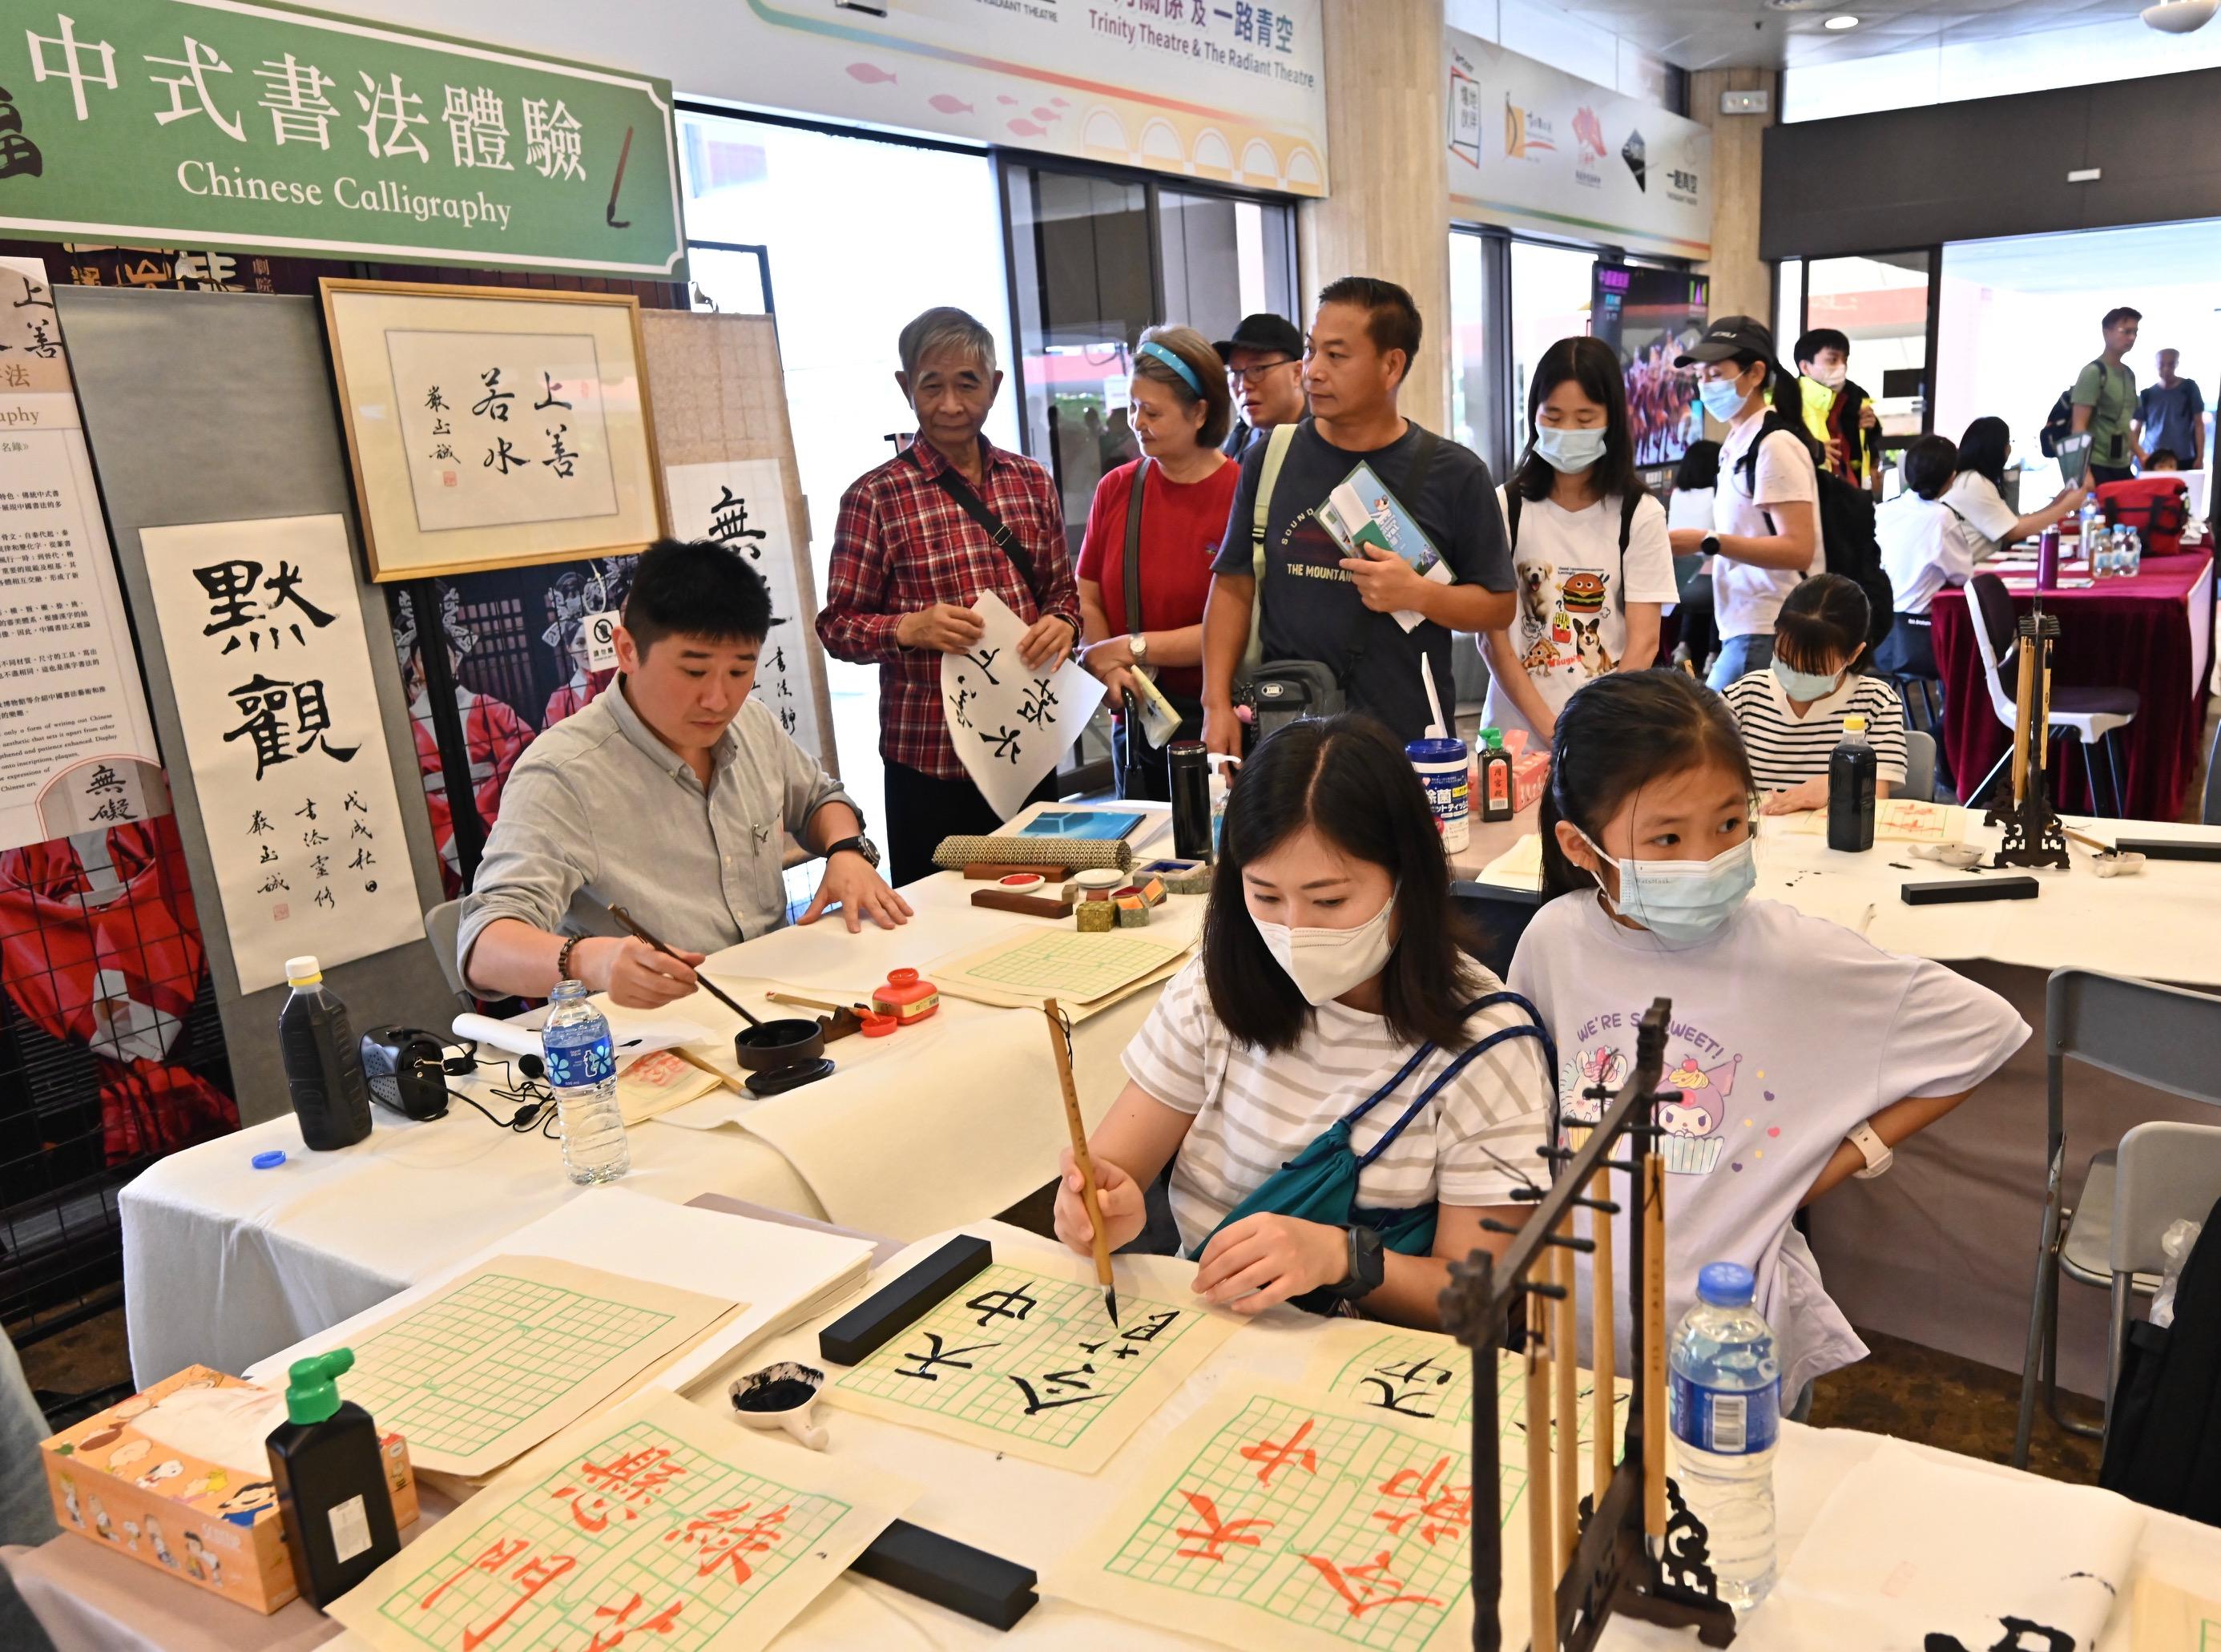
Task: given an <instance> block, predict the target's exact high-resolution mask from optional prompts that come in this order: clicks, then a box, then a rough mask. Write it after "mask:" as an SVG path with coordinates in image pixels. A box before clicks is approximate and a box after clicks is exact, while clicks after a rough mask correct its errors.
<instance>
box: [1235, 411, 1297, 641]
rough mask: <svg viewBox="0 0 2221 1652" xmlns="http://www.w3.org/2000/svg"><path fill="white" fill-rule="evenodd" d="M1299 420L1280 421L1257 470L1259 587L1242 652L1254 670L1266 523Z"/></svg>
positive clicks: (1252, 569) (1252, 525)
mask: <svg viewBox="0 0 2221 1652" xmlns="http://www.w3.org/2000/svg"><path fill="white" fill-rule="evenodd" d="M1298 423H1300V421H1298V422H1296V423H1289V424H1276V425H1274V426H1273V433H1272V435H1268V436H1267V437H1266V438H1265V463H1264V466H1263V468H1262V469H1261V470H1260V471H1259V472H1257V498H1256V508H1255V509H1254V510H1253V511H1251V513H1250V517H1249V577H1250V578H1251V579H1254V581H1255V582H1256V588H1255V589H1254V591H1251V592H1250V596H1249V646H1248V648H1246V649H1244V650H1243V651H1242V669H1243V670H1244V671H1248V672H1254V671H1255V670H1256V669H1257V667H1258V666H1260V665H1261V664H1262V663H1263V661H1264V659H1265V565H1266V563H1267V560H1269V559H1268V558H1267V556H1266V554H1265V534H1266V526H1265V524H1266V523H1267V519H1268V518H1269V517H1270V516H1271V515H1272V511H1273V489H1274V488H1275V487H1276V486H1278V485H1279V480H1280V466H1283V465H1285V464H1286V463H1287V460H1288V449H1289V448H1290V447H1292V446H1293V445H1294V444H1295V440H1296V429H1297V425H1298Z"/></svg>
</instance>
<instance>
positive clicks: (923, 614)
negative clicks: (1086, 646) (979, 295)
mask: <svg viewBox="0 0 2221 1652" xmlns="http://www.w3.org/2000/svg"><path fill="white" fill-rule="evenodd" d="M901 351H902V371H901V372H898V373H897V374H896V375H895V382H896V383H897V384H898V385H901V386H902V391H903V394H904V397H907V398H908V399H909V401H910V406H911V408H912V409H913V410H915V411H916V413H917V426H918V429H917V440H916V441H913V442H912V443H911V444H910V447H909V448H908V449H907V450H906V451H904V453H902V454H899V455H898V456H897V457H896V458H893V459H891V460H888V461H887V462H886V463H885V464H884V465H882V466H879V468H878V469H877V470H873V471H870V472H866V473H865V474H864V475H863V476H861V477H859V478H858V479H856V481H855V482H854V484H853V485H851V486H850V487H849V489H848V492H847V493H846V494H844V495H842V496H841V516H840V521H839V523H838V524H837V525H836V526H835V529H834V530H833V566H832V570H831V573H830V575H829V578H828V579H827V581H826V601H825V604H824V606H823V608H822V609H821V610H819V612H818V616H817V635H818V638H819V640H820V641H823V643H824V644H825V648H826V651H827V652H828V653H829V654H834V655H835V656H836V657H838V658H840V659H842V660H873V661H876V662H877V663H878V665H879V688H880V694H881V696H882V703H881V708H880V716H879V754H880V756H881V757H882V758H884V759H885V762H886V835H887V848H888V858H889V859H890V860H891V861H892V868H891V871H892V881H893V882H895V883H897V884H905V883H909V882H911V881H912V880H913V879H918V878H923V877H924V876H926V875H927V874H928V873H931V872H932V870H933V851H934V849H935V847H936V846H937V845H938V844H939V843H940V842H941V840H942V838H944V837H947V836H950V835H957V834H964V835H972V834H979V833H985V832H992V831H993V830H994V829H996V827H998V826H999V825H1000V824H1001V823H1002V821H1001V817H999V816H998V815H997V814H996V812H995V810H993V809H992V807H990V806H989V804H988V803H987V800H986V798H984V797H982V796H981V795H980V792H979V787H978V786H976V785H973V783H972V779H971V777H970V776H969V775H968V774H967V773H965V769H964V765H963V762H962V760H960V759H959V758H958V756H957V754H956V748H955V746H954V743H953V742H951V741H950V739H949V737H948V720H947V717H946V716H945V715H944V714H943V712H942V706H941V656H942V654H962V653H964V652H966V651H967V650H968V649H969V648H971V647H972V646H973V643H975V642H976V641H979V635H980V632H981V629H982V625H981V622H980V619H979V616H978V615H976V614H974V613H973V611H972V604H973V603H974V602H975V601H977V600H978V599H979V593H980V592H981V591H993V592H994V593H995V594H996V595H997V596H998V597H1000V598H1002V599H1003V600H1004V602H1006V603H1008V604H1010V608H1011V609H1012V610H1013V611H1014V612H1016V613H1017V615H1018V616H1019V617H1020V618H1022V619H1024V620H1026V621H1027V622H1028V623H1029V629H1027V631H1026V634H1025V636H1024V638H1023V641H1021V643H1020V645H1019V653H1020V655H1021V657H1022V658H1023V660H1024V661H1025V664H1026V667H1027V669H1028V670H1029V671H1034V672H1040V673H1046V672H1051V671H1054V670H1055V669H1056V667H1057V666H1060V665H1061V664H1062V663H1063V662H1064V660H1065V658H1066V656H1067V655H1068V654H1071V652H1072V650H1073V644H1074V642H1075V641H1077V639H1078V638H1079V590H1078V587H1077V586H1075V585H1074V584H1073V577H1072V559H1071V555H1070V554H1069V551H1068V550H1067V546H1066V542H1065V536H1064V512H1063V509H1062V507H1061V506H1060V504H1059V503H1058V500H1057V492H1056V484H1055V483H1054V481H1053V480H1052V479H1050V477H1049V473H1048V471H1047V470H1045V469H1043V468H1042V466H1040V465H1038V464H1036V463H1035V462H1034V461H1033V460H1030V459H1027V458H1025V457H1023V455H1021V454H1011V453H1004V451H1003V450H1002V449H1001V448H999V447H995V446H994V445H993V444H992V443H991V442H989V441H988V440H987V439H986V437H985V436H984V435H981V434H980V427H981V426H982V425H984V424H985V422H986V418H987V410H988V409H990V408H991V407H992V406H993V405H994V404H995V395H996V392H997V391H999V390H1000V389H1001V388H1002V385H1003V375H1002V374H1001V372H998V371H997V369H996V366H995V340H994V336H993V335H992V334H990V333H989V332H988V331H987V329H985V327H983V326H981V325H980V324H979V322H977V321H976V320H974V319H973V317H972V316H968V315H967V314H965V312H964V311H962V310H954V309H949V308H942V309H937V310H927V311H926V312H925V314H923V316H919V317H918V318H917V320H915V321H913V322H910V325H909V326H907V327H905V328H904V329H903V330H902V340H901ZM1055 787H1056V776H1055V774H1054V773H1053V772H1052V773H1050V774H1049V775H1048V777H1047V778H1046V779H1043V781H1042V784H1041V785H1040V787H1038V788H1037V789H1036V791H1035V798H1053V797H1054V796H1055V795H1056V791H1055Z"/></svg>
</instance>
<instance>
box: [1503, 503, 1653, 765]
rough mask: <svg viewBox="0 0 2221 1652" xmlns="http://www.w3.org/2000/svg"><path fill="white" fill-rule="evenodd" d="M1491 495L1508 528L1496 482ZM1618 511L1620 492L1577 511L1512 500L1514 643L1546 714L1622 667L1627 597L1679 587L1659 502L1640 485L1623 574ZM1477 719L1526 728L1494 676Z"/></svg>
mask: <svg viewBox="0 0 2221 1652" xmlns="http://www.w3.org/2000/svg"><path fill="white" fill-rule="evenodd" d="M1496 503H1497V505H1498V509H1500V510H1503V511H1504V513H1505V514H1504V520H1505V524H1506V526H1507V528H1508V527H1509V525H1510V523H1511V508H1510V506H1509V504H1508V503H1507V502H1506V499H1505V491H1504V490H1503V489H1502V488H1498V489H1497V490H1496ZM1619 513H1620V501H1619V499H1618V497H1617V496H1614V497H1611V498H1608V499H1605V500H1602V501H1600V502H1599V503H1598V504H1592V505H1590V506H1588V507H1586V509H1584V510H1567V509H1565V508H1564V507H1563V506H1562V505H1560V504H1557V503H1556V502H1555V501H1554V500H1551V499H1522V500H1521V501H1520V502H1519V537H1518V539H1517V541H1515V542H1514V543H1513V545H1512V547H1511V573H1512V580H1513V584H1512V589H1513V590H1514V591H1517V593H1518V598H1519V607H1518V610H1517V615H1516V616H1515V617H1514V618H1513V620H1512V622H1511V646H1512V647H1513V648H1516V649H1517V650H1518V651H1519V654H1520V663H1521V664H1523V665H1524V666H1526V668H1527V679H1528V680H1529V681H1530V682H1531V683H1533V684H1534V685H1535V691H1536V692H1537V693H1538V694H1540V695H1541V696H1542V703H1543V704H1545V705H1548V707H1549V708H1550V711H1551V714H1552V715H1553V716H1555V715H1556V714H1557V712H1558V711H1559V710H1560V709H1561V707H1563V706H1564V704H1565V703H1566V702H1567V700H1570V699H1571V698H1573V691H1574V690H1575V689H1577V688H1579V687H1580V685H1582V684H1584V683H1586V682H1592V681H1594V680H1595V679H1597V678H1598V677H1601V676H1603V675H1604V674H1605V673H1606V672H1608V671H1617V669H1619V662H1620V661H1621V660H1623V659H1624V658H1625V657H1626V654H1627V604H1629V603H1631V602H1636V603H1657V604H1661V606H1662V605H1663V604H1667V603H1670V602H1672V601H1674V599H1675V598H1678V597H1679V596H1680V594H1681V590H1680V586H1679V585H1676V584H1675V583H1674V547H1673V545H1672V543H1671V542H1670V541H1668V540H1667V537H1666V507H1665V506H1663V505H1661V504H1659V503H1658V501H1657V500H1656V499H1655V498H1653V497H1650V496H1649V494H1647V493H1646V494H1644V495H1643V496H1642V498H1640V499H1638V500H1636V504H1635V520H1634V521H1633V522H1631V523H1629V524H1628V531H1627V560H1626V565H1625V570H1624V578H1623V577H1622V567H1621V561H1620V554H1619ZM1480 720H1481V722H1482V723H1483V724H1485V725H1486V726H1487V727H1489V728H1492V729H1526V728H1527V719H1526V718H1525V717H1524V716H1522V715H1521V713H1520V710H1519V708H1518V706H1517V704H1514V703H1513V701H1512V698H1511V696H1510V695H1509V694H1507V693H1505V691H1504V690H1503V689H1502V688H1501V687H1500V686H1499V685H1498V684H1497V683H1496V682H1495V681H1493V680H1491V682H1490V683H1489V685H1488V704H1487V706H1486V709H1484V710H1482V712H1481V714H1480ZM1528 732H1529V733H1530V734H1532V733H1533V732H1534V730H1533V729H1528Z"/></svg>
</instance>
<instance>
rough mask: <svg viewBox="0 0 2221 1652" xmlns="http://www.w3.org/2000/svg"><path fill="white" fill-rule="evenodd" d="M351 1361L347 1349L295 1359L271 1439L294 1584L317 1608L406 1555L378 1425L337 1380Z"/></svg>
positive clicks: (272, 1473) (272, 1475) (273, 1471)
mask: <svg viewBox="0 0 2221 1652" xmlns="http://www.w3.org/2000/svg"><path fill="white" fill-rule="evenodd" d="M353 1365H354V1354H353V1350H351V1349H344V1348H338V1349H333V1350H332V1351H331V1352H330V1353H328V1354H320V1355H316V1357H315V1358H314V1359H309V1360H296V1361H293V1365H292V1369H291V1377H292V1382H291V1385H290V1386H288V1387H287V1388H286V1390H285V1417H286V1420H285V1422H284V1423H282V1424H279V1425H278V1427H276V1428H274V1429H272V1430H270V1436H269V1439H268V1441H267V1442H266V1444H267V1445H268V1448H269V1451H270V1479H271V1482H272V1485H274V1486H276V1488H277V1491H278V1514H279V1517H281V1518H282V1519H283V1520H284V1522H285V1549H286V1551H287V1553H289V1554H290V1555H291V1556H292V1559H293V1581H294V1582H295V1583H296V1584H297V1586H299V1588H300V1591H301V1598H302V1599H304V1600H306V1601H307V1602H308V1603H309V1604H310V1605H312V1606H316V1607H317V1608H319V1609H321V1608H322V1607H324V1606H327V1605H330V1604H331V1603H332V1602H333V1601H335V1600H336V1599H339V1598H340V1597H341V1595H343V1594H345V1593H347V1591H348V1590H349V1589H352V1588H353V1587H354V1586H355V1585H356V1584H358V1583H360V1582H361V1581H362V1580H364V1579H365V1578H366V1577H368V1576H369V1575H370V1574H372V1572H374V1571H376V1570H377V1569H378V1568H379V1567H380V1566H382V1565H384V1564H385V1562H386V1561H389V1560H391V1559H392V1558H393V1556H394V1555H397V1554H399V1553H400V1552H401V1534H400V1533H399V1531H397V1530H396V1529H395V1527H394V1524H393V1497H392V1493H391V1492H389V1491H388V1490H387V1489H386V1485H385V1462H384V1459H383V1457H382V1456H381V1455H380V1453H379V1449H378V1425H377V1424H375V1423H373V1422H372V1421H371V1420H370V1413H369V1412H368V1411H365V1410H363V1408H362V1407H361V1406H360V1405H355V1404H354V1403H353V1401H351V1400H345V1399H341V1398H340V1391H339V1388H338V1386H337V1385H336V1383H335V1379H336V1378H338V1377H339V1376H341V1374H344V1373H345V1372H347V1371H348V1370H350V1369H352V1368H353Z"/></svg>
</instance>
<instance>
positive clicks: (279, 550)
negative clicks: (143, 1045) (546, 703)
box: [140, 516, 424, 993]
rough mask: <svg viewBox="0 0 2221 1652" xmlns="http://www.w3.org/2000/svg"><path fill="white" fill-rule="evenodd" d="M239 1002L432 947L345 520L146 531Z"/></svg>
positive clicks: (280, 519)
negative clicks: (303, 960)
mask: <svg viewBox="0 0 2221 1652" xmlns="http://www.w3.org/2000/svg"><path fill="white" fill-rule="evenodd" d="M140 542H141V546H142V547H143V548H144V551H145V554H146V559H147V582H148V584H149V585H151V586H152V588H153V595H154V611H155V616H156V619H157V621H158V622H159V623H160V627H161V632H162V644H163V649H164V652H165V653H166V654H167V655H168V657H169V662H170V676H171V681H172V685H173V686H174V688H175V690H176V692H177V697H178V722H179V723H180V724H181V725H182V726H183V728H184V729H185V760H186V761H187V762H189V763H191V766H192V773H193V779H194V783H195V785H196V787H197V791H198V793H199V798H200V809H201V819H202V823H203V825H204V826H205V827H206V828H207V831H208V843H209V858H210V861H211V863H212V864H213V866H214V867H215V871H216V888H217V890H218V892H220V893H221V895H222V900H223V917H224V923H225V926H226V928H227V929H228V933H229V935H230V938H231V949H232V959H233V962H234V965H235V967H236V968H237V970H238V972H239V990H240V992H241V993H248V992H260V990H261V989H262V988H264V987H266V986H277V985H278V983H279V982H280V981H283V980H284V979H285V960H286V959H288V958H291V957H294V956H296V955H297V954H303V953H310V954H315V956H316V958H317V959H318V960H319V961H321V962H322V965H323V967H325V968H326V969H327V970H328V969H330V968H332V967H335V965H338V964H343V963H347V962H348V961H351V960H353V959H356V958H366V957H368V956H370V955H371V954H374V953H380V952H384V951H385V950H386V949H387V948H391V947H398V946H402V945H404V944H405V943H407V942H411V941H415V940H416V939H418V938H420V937H421V936H422V935H423V933H424V918H423V914H422V912H421V911H420V910H418V908H417V904H416V876H415V873H414V871H413V869H412V868H411V867H410V860H409V849H408V845H407V842H406V841H405V839H404V836H403V834H402V829H401V806H400V803H399V800H398V798H397V795H396V792H395V789H394V785H393V766H392V762H391V759H390V758H389V757H388V755H387V752H386V747H385V728H384V725H383V724H382V723H380V722H379V710H378V691H377V687H376V685H375V683H374V682H373V681H372V677H371V669H370V652H369V648H368V646H367V645H366V643H365V641H364V640H363V629H362V612H361V604H360V599H359V598H358V597H357V594H356V585H355V572H354V565H353V560H352V557H351V554H350V552H349V550H348V548H347V524H346V522H345V520H344V519H343V518H341V517H340V516H272V517H268V518H266V519H264V520H261V521H258V522H229V523H221V522H220V523H192V524H190V525H185V526H179V527H173V528H148V529H142V530H141V534H140Z"/></svg>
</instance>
